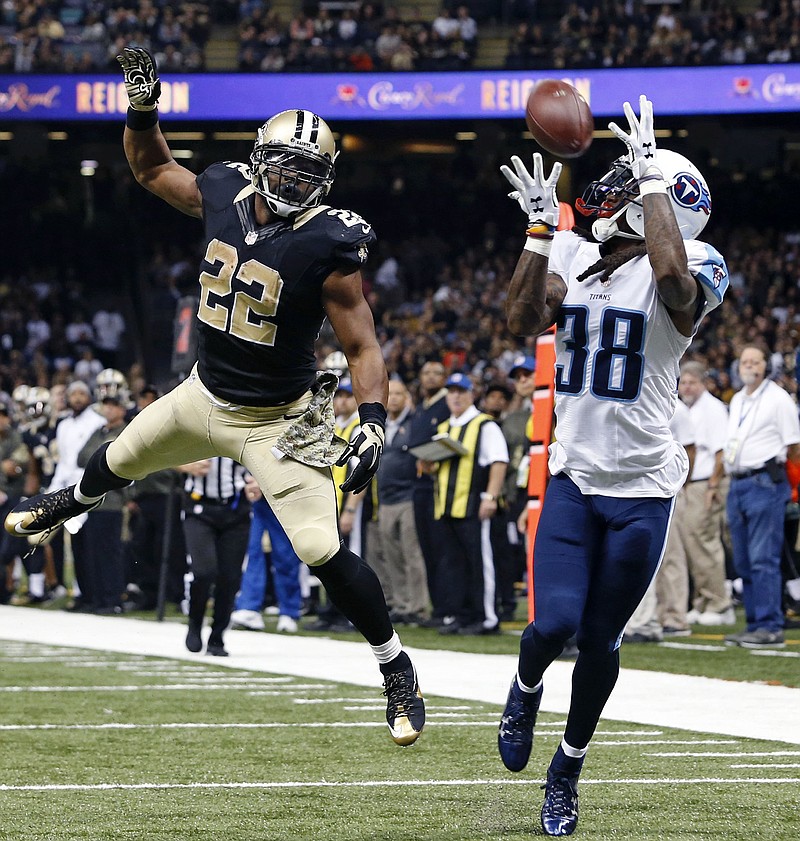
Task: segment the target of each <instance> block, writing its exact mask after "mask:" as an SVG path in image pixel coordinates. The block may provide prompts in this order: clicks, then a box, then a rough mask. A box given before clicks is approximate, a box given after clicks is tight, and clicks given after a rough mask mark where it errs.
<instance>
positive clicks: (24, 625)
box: [0, 606, 800, 745]
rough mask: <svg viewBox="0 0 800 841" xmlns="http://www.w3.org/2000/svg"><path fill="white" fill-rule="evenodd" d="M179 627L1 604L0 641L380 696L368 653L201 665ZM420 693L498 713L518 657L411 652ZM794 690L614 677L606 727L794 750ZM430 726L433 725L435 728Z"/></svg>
mask: <svg viewBox="0 0 800 841" xmlns="http://www.w3.org/2000/svg"><path fill="white" fill-rule="evenodd" d="M185 634H186V628H185V625H183V624H182V623H179V622H163V623H161V622H150V621H144V620H141V619H131V618H128V617H122V616H114V617H103V616H91V615H84V614H69V613H65V612H62V611H44V610H31V609H29V608H24V607H10V606H0V639H2V640H10V641H12V640H13V641H17V642H35V643H43V644H48V645H59V646H67V647H76V648H87V649H92V650H96V651H113V652H117V653H122V654H139V655H149V656H155V657H166V658H170V659H173V660H184V661H190V662H197V661H198V660H200V661H202V662H203V663H205V664H206V665H214V666H224V667H229V668H234V669H246V670H250V671H254V672H271V673H274V674H285V675H293V676H294V677H305V678H315V679H318V680H332V681H338V682H342V683H350V684H355V685H358V686H367V687H374V688H375V689H376V690H378V689H379V687H380V684H381V680H380V673H379V672H378V669H377V666H376V664H375V661H374V659H373V657H372V654H371V653H370V650H369V647H368V646H367V645H366V643H363V642H345V641H339V640H331V639H327V638H325V637H292V636H288V635H279V634H270V633H255V632H252V631H232V632H229V633H228V634H227V635H226V638H225V645H226V648H227V649H228V650H229V651H230V653H231V656H230V657H227V658H222V657H215V658H213V659H212V658H209V657H207V656H206V655H204V654H192V653H190V652H188V651H187V650H186V649H185V648H184V637H185ZM409 653H410V654H411V656H412V658H413V660H414V664H415V665H416V667H417V670H418V672H419V676H420V685H421V686H422V690H423V692H425V693H427V694H431V695H441V696H445V697H448V698H459V699H463V700H470V701H484V702H487V703H490V704H496V705H497V706H498V712H499V708H501V707H502V705H503V704H504V703H505V698H506V694H507V692H508V685H509V682H510V680H511V677H512V675H513V674H514V671H515V669H516V657H515V656H512V655H499V654H467V653H464V652H456V651H432V650H427V649H414V648H410V649H409ZM572 667H573V664H572V663H571V662H569V663H568V662H563V663H562V662H559V661H556V662H555V663H553V664H552V665H551V667H550V668H549V669H548V671H547V674H546V676H545V692H544V697H543V699H542V707H541V708H542V709H543V710H545V711H547V712H554V713H566V712H567V709H568V705H569V695H570V689H571V681H570V677H571V674H572ZM798 710H800V689H790V688H788V687H785V686H768V685H765V684H759V683H741V682H734V681H725V680H719V679H716V678H703V677H692V676H688V675H674V674H667V673H664V672H647V671H642V670H635V669H622V670H621V671H620V677H619V682H618V683H617V686H616V688H615V690H614V694H613V695H612V696H611V699H610V700H609V702H608V704H607V706H606V709H605V711H604V714H603V718H604V719H614V720H618V721H627V722H633V723H636V724H647V725H655V726H658V727H675V728H684V729H687V730H693V731H697V732H701V733H715V734H721V735H727V736H738V737H743V738H753V739H767V740H770V741H776V742H784V743H787V744H797V745H800V715H798ZM433 726H435V722H433Z"/></svg>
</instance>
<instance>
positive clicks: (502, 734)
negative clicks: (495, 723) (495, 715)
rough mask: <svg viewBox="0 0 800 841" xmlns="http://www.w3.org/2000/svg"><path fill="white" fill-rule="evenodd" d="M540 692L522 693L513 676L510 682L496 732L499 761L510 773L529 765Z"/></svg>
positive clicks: (540, 689)
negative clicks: (501, 761) (504, 706)
mask: <svg viewBox="0 0 800 841" xmlns="http://www.w3.org/2000/svg"><path fill="white" fill-rule="evenodd" d="M542 689H543V687H539V691H538V692H533V693H531V692H523V691H522V690H521V689H520V688H519V686H517V678H516V677H514V680H512V681H511V689H509V690H508V700H507V701H506V708H505V709H504V710H503V717H502V718H501V719H500V729H499V730H498V732H497V748H498V750H499V751H500V758H501V759H502V760H503V765H505V766H506V768H508V770H509V771H522V769H523V768H524V767H525V766H526V765H527V764H528V759H529V758H530V755H531V748H532V747H533V728H534V727H535V726H536V716H537V714H538V713H539V704H541V702H542Z"/></svg>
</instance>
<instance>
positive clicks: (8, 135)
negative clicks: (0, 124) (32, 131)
mask: <svg viewBox="0 0 800 841" xmlns="http://www.w3.org/2000/svg"><path fill="white" fill-rule="evenodd" d="M13 139H14V132H13V131H0V140H13Z"/></svg>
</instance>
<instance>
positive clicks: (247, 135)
mask: <svg viewBox="0 0 800 841" xmlns="http://www.w3.org/2000/svg"><path fill="white" fill-rule="evenodd" d="M211 138H212V140H255V139H256V133H255V132H254V131H215V132H214V133H213V134H212V135H211Z"/></svg>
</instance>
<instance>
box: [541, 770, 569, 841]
mask: <svg viewBox="0 0 800 841" xmlns="http://www.w3.org/2000/svg"><path fill="white" fill-rule="evenodd" d="M542 788H543V789H544V805H543V806H542V829H543V830H544V834H545V835H572V833H573V832H575V827H576V826H577V825H578V776H577V775H575V776H574V777H566V776H562V775H557V774H553V772H552V771H549V770H548V772H547V782H546V783H545V784H544V785H543V786H542Z"/></svg>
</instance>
